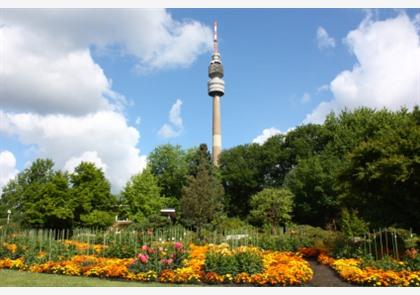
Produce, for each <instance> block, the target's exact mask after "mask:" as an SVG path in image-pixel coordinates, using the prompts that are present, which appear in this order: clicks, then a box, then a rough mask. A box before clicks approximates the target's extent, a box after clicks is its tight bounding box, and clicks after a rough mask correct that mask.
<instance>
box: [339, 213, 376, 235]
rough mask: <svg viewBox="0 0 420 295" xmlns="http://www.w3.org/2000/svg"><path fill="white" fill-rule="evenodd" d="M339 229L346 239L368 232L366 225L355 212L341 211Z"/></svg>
mask: <svg viewBox="0 0 420 295" xmlns="http://www.w3.org/2000/svg"><path fill="white" fill-rule="evenodd" d="M339 225H340V229H341V231H342V232H343V233H344V234H345V235H346V236H347V237H356V236H362V235H363V234H365V233H366V232H367V231H368V230H369V226H368V224H367V223H366V222H365V221H364V220H363V219H361V218H360V217H359V216H358V215H357V211H351V212H350V211H349V210H348V209H343V210H342V211H341V218H340V222H339Z"/></svg>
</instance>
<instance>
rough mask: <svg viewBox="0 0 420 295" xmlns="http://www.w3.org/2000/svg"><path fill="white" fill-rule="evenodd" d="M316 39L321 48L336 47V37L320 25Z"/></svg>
mask: <svg viewBox="0 0 420 295" xmlns="http://www.w3.org/2000/svg"><path fill="white" fill-rule="evenodd" d="M316 41H317V43H318V48H319V49H321V50H322V49H327V48H334V47H335V40H334V38H332V37H330V36H329V35H328V32H327V31H326V30H325V29H324V28H323V27H318V30H317V31H316Z"/></svg>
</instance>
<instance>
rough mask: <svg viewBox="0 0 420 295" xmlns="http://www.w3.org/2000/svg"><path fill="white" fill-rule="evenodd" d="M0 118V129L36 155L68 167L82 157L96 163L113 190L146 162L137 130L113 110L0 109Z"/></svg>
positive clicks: (79, 160) (74, 164)
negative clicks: (38, 111) (54, 112)
mask: <svg viewBox="0 0 420 295" xmlns="http://www.w3.org/2000/svg"><path fill="white" fill-rule="evenodd" d="M0 121H1V122H2V124H1V125H0V133H3V134H8V135H14V136H17V137H18V139H19V140H20V142H22V143H23V144H26V145H34V146H35V147H36V149H35V156H36V157H41V158H52V159H53V160H54V162H55V163H56V165H57V167H58V168H64V169H67V170H71V169H73V168H74V166H76V165H77V164H78V163H80V162H81V161H82V160H86V161H90V162H94V163H95V164H98V166H99V167H102V168H104V170H106V171H105V175H106V176H107V178H108V179H109V180H110V182H111V184H112V188H113V191H114V192H117V191H119V190H120V189H121V188H122V187H123V186H124V185H125V183H126V181H127V180H128V179H129V178H130V177H131V176H132V175H133V174H135V173H138V172H139V171H141V170H142V169H143V168H144V167H145V165H146V157H145V156H141V155H140V151H139V149H137V148H136V145H137V143H138V141H139V137H140V134H139V132H138V131H137V129H135V128H133V127H130V126H128V125H127V122H126V119H125V117H124V116H123V115H122V114H120V113H117V112H112V111H101V112H97V113H92V114H88V115H86V116H83V117H79V116H77V117H76V116H70V115H62V114H59V115H44V116H42V115H38V114H33V113H18V114H12V113H5V112H2V111H0Z"/></svg>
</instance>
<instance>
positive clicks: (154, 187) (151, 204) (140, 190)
mask: <svg viewBox="0 0 420 295" xmlns="http://www.w3.org/2000/svg"><path fill="white" fill-rule="evenodd" d="M167 203H168V200H167V199H166V198H164V197H161V196H160V188H159V186H158V183H157V180H156V177H155V176H154V175H153V174H152V173H151V171H150V169H145V170H144V171H143V172H141V173H139V174H137V175H134V176H133V177H132V178H131V179H130V181H129V182H128V183H127V185H126V186H125V188H124V190H123V192H122V204H123V206H124V209H125V211H126V214H127V215H128V217H129V219H130V220H133V221H135V222H138V223H145V222H148V218H149V217H150V216H152V215H158V214H159V213H160V210H161V209H163V208H164V207H165V206H166V205H167Z"/></svg>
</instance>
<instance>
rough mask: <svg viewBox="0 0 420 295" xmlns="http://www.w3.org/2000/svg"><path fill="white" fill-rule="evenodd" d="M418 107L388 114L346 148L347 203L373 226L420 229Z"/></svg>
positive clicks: (341, 177) (344, 186) (342, 177)
mask: <svg viewBox="0 0 420 295" xmlns="http://www.w3.org/2000/svg"><path fill="white" fill-rule="evenodd" d="M419 118H420V110H419V108H418V107H416V108H414V110H413V112H412V113H409V112H408V111H407V110H405V109H403V110H401V111H399V112H395V113H386V120H384V121H385V122H386V125H385V124H383V125H382V126H381V128H380V129H379V130H378V131H376V134H375V135H374V136H370V137H369V138H367V140H366V141H364V142H361V143H360V144H359V145H358V146H357V147H356V148H354V149H353V150H352V151H351V153H349V155H348V158H349V164H348V165H347V166H346V167H345V169H343V171H342V173H341V174H340V175H339V180H340V182H341V183H342V190H343V191H344V193H345V195H346V202H347V204H348V205H349V207H351V208H355V209H357V210H358V211H359V212H360V214H361V215H362V217H363V218H364V219H365V220H367V221H369V222H370V223H371V224H372V225H373V226H375V227H377V226H400V227H406V228H413V229H414V230H417V231H418V230H420V219H419V218H418V217H419V214H418V208H420V199H419V197H418V196H419V191H420V120H419Z"/></svg>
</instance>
